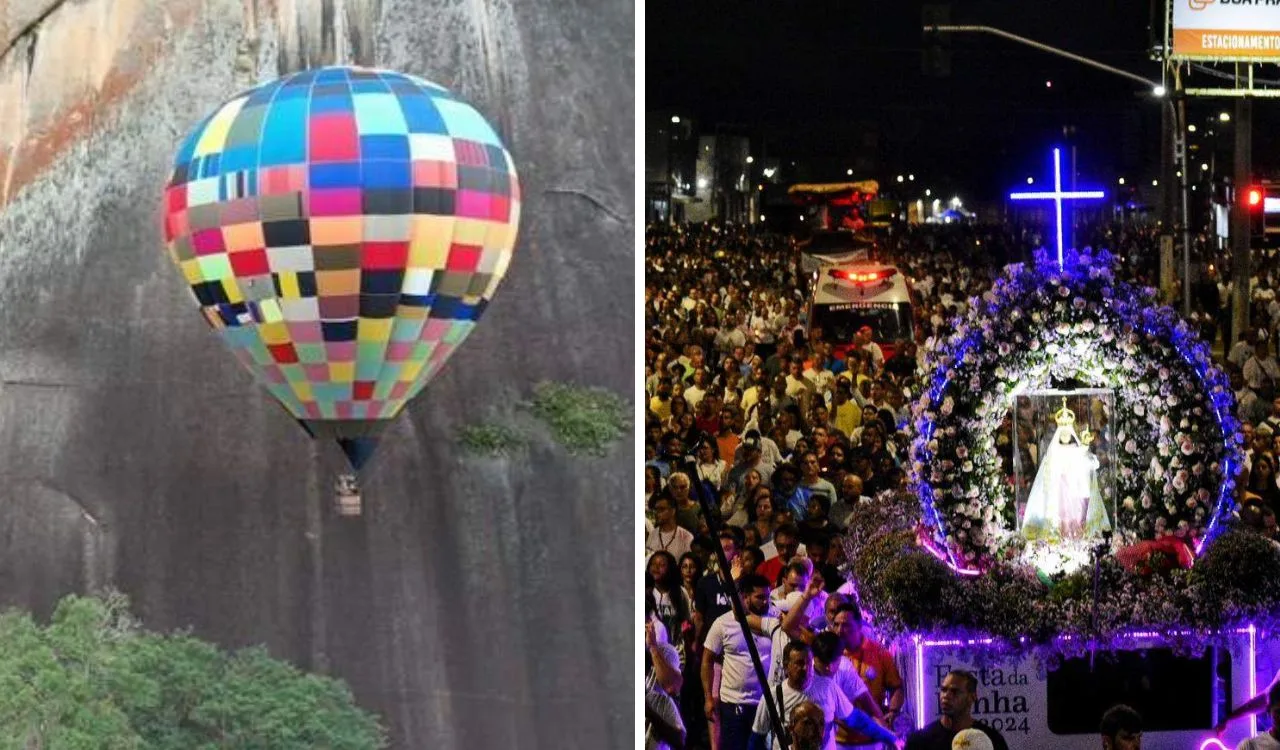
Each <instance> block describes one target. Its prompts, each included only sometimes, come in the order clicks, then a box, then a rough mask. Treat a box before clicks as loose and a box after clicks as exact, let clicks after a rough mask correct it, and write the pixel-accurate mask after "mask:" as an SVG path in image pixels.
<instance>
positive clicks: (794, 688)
mask: <svg viewBox="0 0 1280 750" xmlns="http://www.w3.org/2000/svg"><path fill="white" fill-rule="evenodd" d="M781 657H782V659H783V661H784V663H785V665H786V667H785V670H786V679H785V680H783V681H781V682H780V683H778V685H777V687H776V690H775V691H774V692H775V694H776V695H777V696H779V697H780V700H779V701H778V703H777V709H778V711H779V713H781V716H780V717H779V718H780V719H781V720H782V723H783V724H787V723H789V721H788V720H789V717H790V715H791V712H792V711H794V710H795V708H796V707H797V706H799V705H800V704H801V703H805V702H810V703H813V704H814V705H816V706H818V707H819V708H820V709H821V711H822V716H823V719H822V723H823V731H822V736H823V742H822V745H821V747H822V748H823V750H835V746H836V745H835V729H836V726H837V722H839V723H840V724H843V725H845V726H850V727H853V728H855V729H857V730H858V731H861V732H864V733H866V734H868V735H869V736H872V737H874V738H875V739H877V740H879V741H880V742H882V743H884V744H886V745H888V746H889V747H893V746H894V744H895V742H896V740H897V737H896V736H894V734H893V733H892V732H890V731H888V730H887V729H885V728H884V727H882V726H880V725H879V724H877V723H876V722H875V720H874V719H872V718H871V717H870V716H869V715H867V713H866V712H865V711H862V710H861V709H858V708H856V707H855V706H854V705H853V704H852V703H851V702H850V701H849V699H848V698H847V697H845V695H844V693H843V691H841V690H840V688H839V687H838V686H837V685H836V684H835V683H834V682H833V681H832V680H830V679H829V678H826V677H823V676H822V675H819V674H815V673H814V671H813V655H812V652H811V651H810V649H809V646H808V644H805V643H803V642H801V641H792V642H791V643H789V644H787V646H786V648H785V649H784V650H783V653H782V654H781ZM770 722H771V720H770V717H769V713H768V710H767V709H766V707H765V706H764V705H763V704H761V705H759V706H757V708H756V716H755V721H754V722H753V725H752V732H753V736H752V740H751V745H750V747H751V748H752V750H764V748H765V737H766V736H767V735H768V734H769V733H770V730H771V725H770ZM772 747H773V748H774V749H775V750H777V749H778V748H781V747H782V745H781V743H780V742H777V738H776V737H775V740H774V743H773V745H772Z"/></svg>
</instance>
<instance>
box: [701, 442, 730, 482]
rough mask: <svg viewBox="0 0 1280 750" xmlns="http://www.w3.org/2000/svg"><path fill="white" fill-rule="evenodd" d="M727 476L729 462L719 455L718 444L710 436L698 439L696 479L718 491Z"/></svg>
mask: <svg viewBox="0 0 1280 750" xmlns="http://www.w3.org/2000/svg"><path fill="white" fill-rule="evenodd" d="M728 476H729V464H728V463H727V462H726V461H725V460H724V459H723V458H720V455H719V446H718V445H717V443H716V441H715V440H714V439H712V438H710V437H703V438H702V439H701V440H699V441H698V480H699V481H702V482H706V483H707V485H708V487H709V488H710V489H712V490H715V491H718V490H719V489H720V488H721V487H722V486H724V482H725V480H726V479H728Z"/></svg>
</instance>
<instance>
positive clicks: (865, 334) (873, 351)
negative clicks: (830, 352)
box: [855, 326, 884, 375]
mask: <svg viewBox="0 0 1280 750" xmlns="http://www.w3.org/2000/svg"><path fill="white" fill-rule="evenodd" d="M873 335H874V332H873V331H872V330H871V326H863V327H861V328H859V329H858V337H857V339H855V340H856V342H857V346H858V348H860V349H862V350H863V351H865V352H868V353H869V354H870V355H871V366H872V369H873V371H874V372H875V374H877V375H879V374H880V372H881V371H882V370H883V369H884V350H883V349H881V348H880V345H879V344H877V343H876V342H874V341H872V340H871V337H872V336H873Z"/></svg>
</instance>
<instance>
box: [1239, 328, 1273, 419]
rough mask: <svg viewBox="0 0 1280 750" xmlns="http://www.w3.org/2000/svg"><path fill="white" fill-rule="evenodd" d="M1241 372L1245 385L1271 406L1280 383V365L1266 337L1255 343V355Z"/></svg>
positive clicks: (1244, 365) (1246, 362)
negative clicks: (1277, 385)
mask: <svg viewBox="0 0 1280 750" xmlns="http://www.w3.org/2000/svg"><path fill="white" fill-rule="evenodd" d="M1240 372H1241V374H1243V375H1244V382H1245V385H1247V386H1249V390H1251V391H1253V392H1254V393H1255V394H1257V395H1258V398H1259V399H1260V400H1262V401H1263V402H1264V403H1266V404H1270V403H1271V402H1272V401H1273V400H1274V399H1275V397H1276V383H1277V382H1280V364H1276V358H1275V356H1274V355H1272V354H1271V351H1270V346H1269V343H1268V341H1267V339H1266V338H1265V337H1259V338H1258V340H1257V341H1256V342H1255V343H1254V345H1253V353H1252V354H1251V355H1250V356H1249V358H1248V359H1246V360H1245V361H1244V364H1243V365H1241V367H1240ZM1263 418H1265V417H1263Z"/></svg>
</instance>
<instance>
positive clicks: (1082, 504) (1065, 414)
mask: <svg viewBox="0 0 1280 750" xmlns="http://www.w3.org/2000/svg"><path fill="white" fill-rule="evenodd" d="M1053 418H1054V422H1056V423H1057V426H1058V429H1057V430H1056V431H1055V432H1054V434H1053V440H1051V441H1049V445H1048V447H1047V448H1046V449H1045V451H1044V456H1043V458H1042V459H1041V461H1040V467H1039V469H1038V470H1037V471H1036V478H1035V481H1033V482H1032V483H1031V493H1030V494H1029V495H1028V496H1027V507H1026V511H1025V512H1024V513H1023V516H1022V534H1023V536H1024V537H1026V538H1027V539H1046V540H1055V541H1056V540H1074V539H1086V538H1089V537H1093V536H1097V535H1099V534H1101V533H1102V532H1104V531H1110V530H1111V522H1110V521H1109V520H1108V518H1107V510H1106V507H1105V506H1104V505H1103V502H1102V493H1101V492H1100V491H1099V489H1098V465H1099V464H1098V458H1097V456H1095V455H1094V454H1093V452H1092V451H1091V450H1090V449H1089V444H1090V443H1091V442H1093V434H1092V433H1091V432H1090V431H1089V429H1088V427H1086V428H1085V429H1084V430H1083V431H1081V432H1080V433H1077V432H1076V415H1075V412H1073V411H1071V410H1070V409H1068V408H1067V399H1066V398H1065V397H1064V398H1063V399H1062V408H1061V409H1059V410H1058V411H1057V412H1056V413H1054V415H1053Z"/></svg>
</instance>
